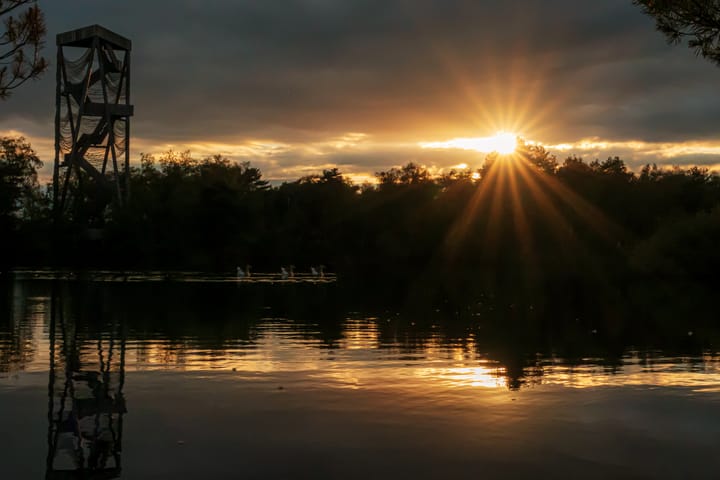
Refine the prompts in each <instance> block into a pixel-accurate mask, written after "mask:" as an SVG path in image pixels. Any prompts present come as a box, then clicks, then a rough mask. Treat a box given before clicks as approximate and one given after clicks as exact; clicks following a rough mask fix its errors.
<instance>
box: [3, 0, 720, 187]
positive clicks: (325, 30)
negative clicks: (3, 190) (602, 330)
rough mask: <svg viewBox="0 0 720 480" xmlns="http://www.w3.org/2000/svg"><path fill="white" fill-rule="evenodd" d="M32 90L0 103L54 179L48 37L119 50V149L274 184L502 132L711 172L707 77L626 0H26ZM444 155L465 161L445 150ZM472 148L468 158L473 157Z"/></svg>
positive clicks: (578, 151) (427, 154) (714, 118)
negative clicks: (102, 42) (234, 170)
mask: <svg viewBox="0 0 720 480" xmlns="http://www.w3.org/2000/svg"><path fill="white" fill-rule="evenodd" d="M39 5H40V6H41V8H42V9H43V10H44V12H45V16H46V22H47V26H48V32H49V34H48V41H47V45H46V48H45V56H46V57H47V58H48V59H50V60H51V67H50V70H49V71H48V72H47V73H46V74H45V75H44V77H43V78H41V79H39V80H37V81H34V82H31V83H27V84H25V85H24V86H23V87H21V89H19V90H17V91H16V92H15V93H14V94H13V96H12V97H10V99H9V100H6V101H3V102H1V103H0V135H9V134H21V135H24V136H25V137H26V138H27V139H28V140H30V142H31V143H32V145H33V147H34V148H35V149H36V151H37V152H38V153H39V155H40V157H41V159H42V160H43V161H44V162H45V163H46V166H45V169H44V172H45V174H47V172H49V171H50V170H51V164H52V161H53V134H54V133H53V132H54V127H53V121H54V109H55V98H54V96H55V85H54V82H55V64H54V58H55V51H56V47H55V35H56V34H57V33H60V32H64V31H68V30H73V29H76V28H80V27H83V26H86V25H91V24H100V25H103V26H104V27H106V28H109V29H110V30H113V31H115V32H117V33H119V34H121V35H123V36H125V37H127V38H129V39H131V40H132V42H133V51H132V69H131V75H132V80H131V81H132V103H133V104H134V105H135V116H134V117H133V119H132V141H131V145H132V153H131V158H132V159H133V160H134V161H136V160H137V159H139V156H140V153H141V152H143V153H154V154H160V153H162V152H166V151H168V150H171V149H172V150H175V151H184V150H188V149H189V150H190V151H191V153H192V154H193V156H195V157H199V158H202V157H204V156H208V155H213V154H221V155H224V156H226V157H228V158H230V159H232V160H235V161H249V162H251V164H252V165H253V166H256V167H258V168H260V169H261V170H262V172H263V174H264V177H265V178H267V179H271V180H276V181H281V180H294V179H297V178H298V177H300V176H302V175H307V174H313V173H319V172H321V171H322V170H323V169H325V168H331V167H338V168H339V169H340V171H341V172H344V173H346V174H349V175H350V176H351V178H353V179H355V180H356V181H364V180H368V179H371V178H372V177H373V174H374V173H375V172H377V171H380V170H387V169H389V168H391V167H394V166H399V165H403V164H406V163H408V162H416V163H419V164H422V165H425V166H427V167H429V168H431V169H432V170H433V171H438V172H440V171H446V170H448V169H450V168H452V167H453V166H457V165H462V164H465V165H468V166H469V168H477V167H479V166H480V165H481V164H482V162H483V160H484V158H485V155H486V153H487V152H482V151H478V149H474V148H468V145H484V143H483V142H473V141H470V142H468V141H464V142H458V141H454V140H455V139H475V138H482V137H488V136H492V135H494V134H495V133H497V132H499V131H505V132H511V133H513V134H518V135H520V136H522V137H523V138H525V139H527V140H528V141H532V142H537V143H541V144H543V145H545V146H546V147H547V148H548V149H549V150H550V151H551V152H553V153H554V154H556V155H557V157H558V159H559V160H561V161H562V159H564V158H565V157H567V156H568V155H578V156H581V157H583V158H584V159H586V160H588V161H590V160H594V159H595V158H599V159H601V160H602V159H605V158H607V157H609V156H616V155H617V156H620V157H621V158H622V159H624V160H625V161H626V163H628V165H630V166H631V167H632V168H634V169H638V168H639V167H640V166H641V165H643V164H645V163H657V164H658V165H690V164H693V165H695V164H697V165H706V166H708V167H711V168H716V167H720V138H718V132H720V113H719V112H720V90H718V85H720V68H718V67H715V66H713V65H712V64H711V63H710V62H708V61H706V60H704V59H702V58H698V57H696V56H695V54H694V53H693V51H692V50H690V49H688V48H686V47H684V46H669V45H668V44H667V42H666V41H665V38H664V37H663V36H662V35H661V34H660V33H658V32H657V31H656V30H655V26H654V21H653V19H651V18H649V17H647V16H645V15H643V14H642V12H641V11H640V9H639V8H638V7H636V6H635V5H633V4H632V2H631V0H603V1H602V2H598V1H590V0H582V1H579V0H272V1H260V0H237V1H230V0H202V1H200V0H173V1H166V0H152V1H147V0H145V1H142V2H141V1H137V0H123V1H112V2H111V1H107V0H40V1H39ZM458 146H460V147H462V146H464V147H465V148H459V147H458ZM480 149H482V148H480Z"/></svg>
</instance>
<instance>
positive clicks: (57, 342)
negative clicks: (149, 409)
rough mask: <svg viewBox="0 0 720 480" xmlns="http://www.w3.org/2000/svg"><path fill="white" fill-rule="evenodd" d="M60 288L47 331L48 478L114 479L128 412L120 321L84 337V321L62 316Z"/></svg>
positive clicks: (67, 314)
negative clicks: (124, 387)
mask: <svg viewBox="0 0 720 480" xmlns="http://www.w3.org/2000/svg"><path fill="white" fill-rule="evenodd" d="M58 288H59V287H58V285H55V287H54V288H53V291H52V296H51V308H50V312H51V313H50V325H49V330H48V342H49V356H50V366H49V377H50V378H49V382H48V424H49V425H48V434H47V439H48V440H47V442H48V455H47V471H46V478H48V479H52V478H117V477H119V476H120V472H121V451H122V434H123V415H124V414H125V413H126V408H125V399H124V397H123V393H122V392H123V386H124V383H125V335H124V328H123V323H124V322H122V321H119V322H112V323H110V324H104V325H103V328H102V332H100V333H99V335H92V334H90V335H88V333H90V332H91V331H90V330H85V329H83V328H82V326H83V324H84V322H83V321H82V319H77V318H72V317H73V314H72V313H71V312H66V303H65V301H64V296H63V295H62V294H61V293H60V292H59V290H58ZM94 321H95V322H99V321H101V319H100V318H96V319H94ZM95 337H96V338H95Z"/></svg>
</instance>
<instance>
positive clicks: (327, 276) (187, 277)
mask: <svg viewBox="0 0 720 480" xmlns="http://www.w3.org/2000/svg"><path fill="white" fill-rule="evenodd" d="M250 269H251V266H250V265H246V266H245V268H243V267H236V270H235V275H232V274H229V273H226V274H215V273H206V272H180V271H173V272H168V271H164V272H163V271H138V272H128V271H112V270H94V271H81V272H75V271H70V270H54V269H37V270H34V269H30V270H27V269H18V270H13V271H9V272H2V271H0V279H2V278H3V277H4V276H5V275H3V274H4V273H7V274H9V275H11V276H12V277H14V278H16V279H20V280H22V279H27V280H29V279H33V280H89V281H96V282H156V281H161V282H162V281H165V282H200V283H206V282H210V283H214V282H243V283H245V282H248V283H270V284H274V283H332V282H335V281H336V280H337V277H336V276H335V274H332V273H326V272H325V266H324V265H319V266H317V267H316V266H312V267H310V271H309V272H298V273H296V272H295V266H294V265H289V266H288V267H285V266H283V267H281V268H280V272H277V273H251V271H250Z"/></svg>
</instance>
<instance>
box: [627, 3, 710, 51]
mask: <svg viewBox="0 0 720 480" xmlns="http://www.w3.org/2000/svg"><path fill="white" fill-rule="evenodd" d="M633 3H634V4H635V5H638V6H640V7H641V8H642V9H643V11H644V12H645V13H646V14H648V15H650V16H651V17H654V18H655V23H656V26H657V29H658V30H660V31H661V32H662V33H664V34H665V36H666V37H667V39H668V41H669V42H670V43H675V44H677V43H680V42H682V41H683V40H684V39H688V46H689V47H690V48H693V49H695V51H696V53H697V54H699V55H702V56H703V57H705V58H707V59H708V60H710V61H711V62H713V63H715V64H717V65H720V0H633Z"/></svg>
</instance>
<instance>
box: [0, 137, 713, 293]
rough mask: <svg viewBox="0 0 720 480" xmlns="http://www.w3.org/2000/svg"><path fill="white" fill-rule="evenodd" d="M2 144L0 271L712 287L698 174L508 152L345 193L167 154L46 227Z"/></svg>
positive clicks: (24, 157)
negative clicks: (102, 200) (114, 193)
mask: <svg viewBox="0 0 720 480" xmlns="http://www.w3.org/2000/svg"><path fill="white" fill-rule="evenodd" d="M3 141H4V142H5V143H4V145H5V147H6V148H5V152H8V151H9V146H11V145H12V146H13V148H14V150H13V151H14V152H19V153H16V154H15V157H13V158H15V160H14V161H11V158H10V157H11V155H10V156H9V155H7V154H5V157H4V161H3V162H2V169H3V170H2V177H3V180H2V183H3V187H2V193H3V195H2V197H3V198H2V199H1V201H2V203H3V205H2V206H1V208H0V222H2V224H3V232H5V234H4V237H5V239H4V241H3V243H4V245H5V248H4V249H3V250H2V252H3V254H2V260H1V263H2V265H3V266H4V268H8V267H20V266H23V267H29V266H48V265H51V266H55V267H60V268H112V269H147V268H152V269H162V270H181V269H194V270H203V271H214V272H228V273H230V272H234V271H235V268H236V266H238V265H241V266H244V265H246V264H249V265H252V267H253V270H254V271H257V272H261V271H266V272H276V271H279V269H280V267H281V266H287V265H290V264H292V265H295V267H296V271H309V270H310V268H311V266H317V265H320V264H323V265H325V266H326V267H327V269H328V271H332V272H335V273H337V275H338V278H339V279H342V280H344V281H346V282H348V283H353V284H357V285H361V286H364V287H368V288H369V287H372V286H380V285H383V286H387V285H396V286H398V288H411V287H412V286H413V285H422V286H423V287H422V288H425V287H427V286H428V285H430V286H433V288H439V289H441V290H443V291H446V292H463V291H468V292H478V291H484V292H497V293H500V292H502V293H503V294H508V295H510V296H514V295H517V296H526V295H527V294H531V295H536V294H537V295H545V296H547V295H550V296H553V295H560V296H563V297H565V298H570V299H573V298H577V299H578V300H577V301H578V302H580V303H583V302H584V298H585V297H587V296H588V295H590V296H594V295H597V294H598V292H600V291H601V292H623V291H624V290H625V287H626V286H628V285H630V284H643V285H646V284H648V283H649V282H652V283H653V284H654V285H657V284H658V283H662V284H663V285H669V286H671V287H668V291H672V292H677V291H678V289H685V290H688V291H696V290H697V289H703V290H704V289H712V288H714V287H715V286H717V284H718V279H719V278H720V277H718V276H717V271H718V266H720V254H719V253H718V250H717V245H718V240H719V239H720V177H719V176H718V175H717V174H715V173H712V172H710V171H708V170H707V169H704V168H699V167H691V168H687V169H683V168H679V167H675V168H658V167H657V166H655V165H647V166H645V167H644V168H642V170H641V171H640V172H638V173H635V172H632V171H630V170H629V169H628V168H627V166H626V165H625V163H624V162H623V161H622V160H621V159H619V158H617V157H615V158H609V159H607V160H604V161H598V160H595V161H592V162H585V161H583V160H582V159H580V158H577V157H569V158H567V159H565V160H564V161H562V162H559V161H558V160H557V159H556V157H555V156H553V155H552V154H551V153H550V152H549V151H547V150H546V149H544V148H543V147H542V146H537V145H530V144H525V143H524V142H522V141H519V143H518V149H517V151H516V153H514V154H512V155H509V156H501V155H498V154H491V155H488V156H487V158H486V159H485V162H484V163H483V165H482V167H481V168H480V169H478V170H477V171H472V170H469V169H464V170H451V171H450V172H446V173H443V174H441V175H431V173H430V171H429V170H428V169H426V168H425V167H422V166H419V165H416V164H413V163H409V164H407V165H405V166H402V167H398V168H391V169H389V170H386V171H381V172H378V173H377V174H376V177H377V180H378V182H377V184H373V185H371V184H365V185H356V184H353V183H352V182H351V181H349V179H348V178H347V177H346V176H344V175H343V174H342V173H341V172H340V171H339V170H338V169H336V168H333V169H328V170H325V171H323V172H322V173H321V174H317V175H309V176H305V177H302V178H300V179H298V180H297V181H293V182H285V183H283V184H281V185H278V186H272V185H270V184H269V182H267V181H265V180H264V179H263V177H262V173H261V172H260V170H258V169H257V168H255V167H252V166H251V165H250V164H248V163H234V162H231V161H230V160H228V159H227V158H224V157H222V156H220V155H216V156H212V157H208V158H204V159H196V158H193V157H192V156H191V154H190V153H189V152H184V153H177V152H168V153H166V154H163V155H160V156H158V157H157V158H156V157H154V156H153V155H142V158H141V161H140V163H139V165H137V166H135V167H133V168H132V172H131V187H130V189H131V196H130V201H129V202H128V203H127V204H126V205H123V206H118V205H114V206H111V207H110V208H108V209H105V210H103V212H102V215H99V214H98V208H97V205H96V204H95V203H93V202H92V201H83V200H82V199H83V198H97V195H82V192H80V191H79V189H80V188H83V186H82V184H75V185H71V187H70V188H71V190H73V189H74V193H73V194H72V197H73V198H75V199H78V201H74V202H71V205H70V210H69V211H68V212H66V215H65V216H64V220H63V221H62V222H59V223H56V222H54V219H53V214H52V208H51V207H52V206H51V204H50V199H51V198H52V192H51V191H50V190H49V187H43V186H40V185H39V184H38V182H37V180H36V176H35V175H36V174H35V169H36V168H37V167H38V166H39V163H38V162H37V157H35V156H34V152H33V151H32V149H31V148H30V147H29V145H27V144H26V143H24V141H23V140H22V139H7V138H6V139H4V140H3ZM8 142H9V143H8ZM20 147H23V148H20ZM23 162H24V163H23ZM13 169H14V170H13ZM84 188H88V187H84ZM88 193H92V192H88ZM88 227H92V228H88ZM382 288H385V287H382ZM390 291H392V289H390ZM654 291H655V292H656V293H655V294H657V295H661V293H660V292H662V291H665V290H662V289H655V290H654ZM603 295H605V294H603ZM618 295H622V293H619V294H618ZM606 300H607V298H606Z"/></svg>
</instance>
